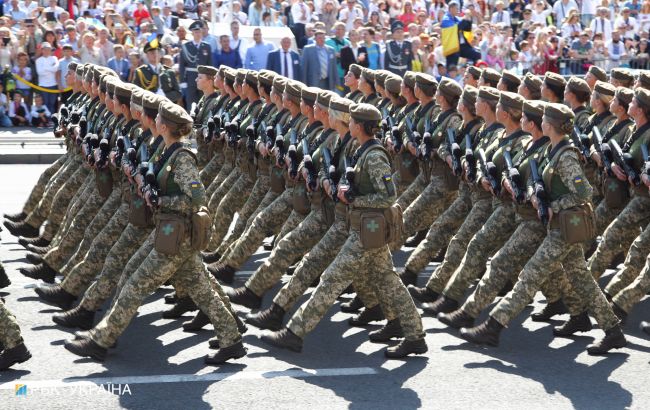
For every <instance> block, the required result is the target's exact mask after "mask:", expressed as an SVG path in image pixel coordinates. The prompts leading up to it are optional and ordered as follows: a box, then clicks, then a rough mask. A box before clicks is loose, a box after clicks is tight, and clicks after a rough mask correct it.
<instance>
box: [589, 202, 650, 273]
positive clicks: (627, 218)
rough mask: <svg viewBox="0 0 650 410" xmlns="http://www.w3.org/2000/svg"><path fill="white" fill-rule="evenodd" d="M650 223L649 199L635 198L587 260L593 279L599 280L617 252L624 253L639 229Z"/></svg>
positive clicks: (610, 226)
mask: <svg viewBox="0 0 650 410" xmlns="http://www.w3.org/2000/svg"><path fill="white" fill-rule="evenodd" d="M649 221H650V198H648V197H643V196H638V195H637V196H635V197H634V198H632V200H630V202H629V203H628V204H627V206H626V207H625V208H623V210H622V211H621V213H620V214H619V215H618V216H617V217H616V219H614V221H612V223H610V224H609V226H608V227H607V229H605V232H604V233H603V238H602V240H601V241H600V243H599V244H598V248H596V252H594V254H593V255H591V257H590V258H589V262H588V263H587V266H588V268H589V270H590V271H591V274H592V275H593V276H594V278H596V279H598V278H600V277H601V276H602V275H603V273H605V270H606V269H607V267H608V266H609V264H610V263H611V261H612V259H613V258H614V256H615V255H616V254H617V253H619V252H625V251H627V249H628V248H629V247H630V245H631V244H632V242H633V241H634V238H636V237H637V236H639V233H640V229H641V227H643V226H646V225H647V224H648V222H649Z"/></svg>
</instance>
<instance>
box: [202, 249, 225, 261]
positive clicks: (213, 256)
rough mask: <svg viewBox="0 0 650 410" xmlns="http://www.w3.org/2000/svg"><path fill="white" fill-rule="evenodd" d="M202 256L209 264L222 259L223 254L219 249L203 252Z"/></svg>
mask: <svg viewBox="0 0 650 410" xmlns="http://www.w3.org/2000/svg"><path fill="white" fill-rule="evenodd" d="M201 257H202V258H203V262H205V263H208V264H209V263H215V262H218V261H219V259H221V255H220V254H219V252H217V251H214V252H201Z"/></svg>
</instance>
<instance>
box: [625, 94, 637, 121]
mask: <svg viewBox="0 0 650 410" xmlns="http://www.w3.org/2000/svg"><path fill="white" fill-rule="evenodd" d="M639 111H640V109H639V102H638V101H637V100H636V98H632V102H631V103H630V106H629V107H628V109H627V113H628V115H629V116H630V117H632V118H634V119H636V117H637V115H638V114H639Z"/></svg>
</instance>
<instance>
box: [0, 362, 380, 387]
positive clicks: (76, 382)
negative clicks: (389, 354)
mask: <svg viewBox="0 0 650 410" xmlns="http://www.w3.org/2000/svg"><path fill="white" fill-rule="evenodd" d="M378 372H379V370H378V369H376V368H372V367H349V368H331V369H288V370H280V371H274V370H271V371H260V372H246V371H244V372H236V373H207V374H168V375H153V376H124V377H95V378H69V379H63V380H33V381H32V380H25V379H20V380H15V381H12V382H8V383H3V384H0V391H2V390H11V391H13V390H14V389H15V387H16V384H26V385H27V386H28V387H29V388H39V389H44V388H50V389H51V388H72V387H83V386H93V385H94V386H96V385H109V384H112V385H119V384H121V385H126V384H129V385H131V384H154V383H155V384H158V383H197V382H198V383H202V382H213V381H220V380H227V381H229V380H254V379H275V378H279V377H290V378H305V377H340V376H365V375H371V374H377V373H378Z"/></svg>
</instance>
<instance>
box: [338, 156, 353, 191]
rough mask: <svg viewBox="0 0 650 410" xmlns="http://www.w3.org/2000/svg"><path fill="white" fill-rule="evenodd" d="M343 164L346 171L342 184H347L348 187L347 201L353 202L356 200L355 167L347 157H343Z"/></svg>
mask: <svg viewBox="0 0 650 410" xmlns="http://www.w3.org/2000/svg"><path fill="white" fill-rule="evenodd" d="M343 166H344V167H345V173H344V174H343V178H342V179H341V185H346V186H347V187H348V190H347V191H345V194H344V196H345V199H346V201H348V202H352V201H354V167H352V166H351V165H350V163H349V161H348V158H347V157H344V158H343Z"/></svg>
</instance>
